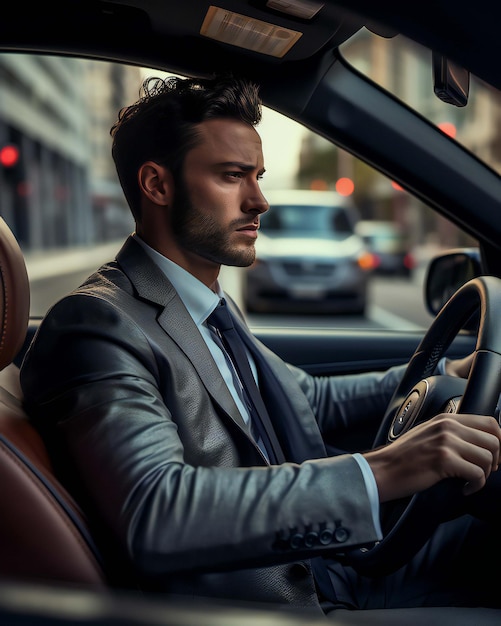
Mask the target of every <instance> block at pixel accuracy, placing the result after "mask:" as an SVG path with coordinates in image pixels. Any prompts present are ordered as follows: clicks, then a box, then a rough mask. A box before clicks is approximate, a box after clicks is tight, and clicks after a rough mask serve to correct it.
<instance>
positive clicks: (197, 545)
mask: <svg viewBox="0 0 501 626" xmlns="http://www.w3.org/2000/svg"><path fill="white" fill-rule="evenodd" d="M234 312H235V311H234ZM236 315H237V317H238V315H239V314H238V312H236ZM239 327H240V331H241V332H242V333H244V334H245V335H246V341H247V343H248V345H249V346H250V348H251V349H252V351H253V352H254V354H255V356H256V358H257V360H258V367H259V369H260V385H261V388H262V392H263V396H264V399H265V401H266V404H267V406H268V409H269V413H270V415H271V419H272V421H273V423H274V427H275V430H276V432H277V435H278V438H279V440H280V443H281V445H282V448H283V451H284V454H285V457H286V459H287V462H286V463H285V464H283V465H279V466H269V465H268V464H267V462H266V460H265V459H264V458H263V456H262V454H261V452H260V450H259V448H258V447H257V446H256V445H255V443H254V441H253V440H252V439H251V437H250V435H249V433H248V430H247V427H246V425H245V423H244V422H243V420H242V418H241V417H240V415H239V413H238V410H237V408H236V406H235V404H234V402H233V399H232V396H231V394H230V393H229V391H228V389H227V388H226V386H225V384H224V382H223V380H222V377H221V376H220V375H219V374H218V371H217V368H216V365H215V363H214V361H213V359H212V356H211V354H210V352H209V350H208V348H207V346H206V344H205V343H204V341H203V339H202V337H201V336H200V334H199V332H198V330H197V327H196V325H195V324H194V323H193V321H192V319H191V317H190V316H189V315H188V314H187V311H186V309H185V307H184V305H183V303H182V301H181V300H180V298H179V297H178V295H177V293H176V291H175V290H174V288H173V287H172V285H171V284H170V282H169V281H168V280H167V279H166V278H165V276H164V275H163V274H162V273H161V272H160V271H159V269H158V268H157V267H156V266H155V265H154V263H153V262H152V261H151V260H150V259H149V258H148V257H147V255H146V254H145V252H144V251H143V250H142V248H141V246H139V245H138V244H137V242H135V241H134V239H133V238H129V239H128V240H127V241H126V242H125V244H124V246H123V248H122V250H121V251H120V252H119V254H118V255H117V259H116V260H115V261H114V262H112V263H109V264H107V265H105V266H103V267H102V268H101V269H100V270H99V271H98V272H96V273H95V274H94V275H93V276H91V277H90V278H89V279H88V280H87V281H86V282H85V283H84V284H83V285H82V286H81V287H80V288H78V289H77V290H76V291H75V292H73V293H72V294H70V295H69V296H67V297H65V298H64V299H62V300H61V301H60V302H58V303H57V304H56V305H55V306H54V307H53V308H52V310H51V311H50V312H49V313H48V314H47V316H46V318H45V319H44V321H43V322H42V324H41V326H40V328H39V331H38V333H37V335H36V338H35V340H34V342H33V344H32V346H31V348H30V350H29V352H28V354H27V357H26V359H25V362H24V364H23V366H22V371H21V379H22V386H23V391H24V394H25V398H26V407H27V409H28V411H29V413H30V414H31V416H32V418H33V420H34V422H35V424H36V425H37V426H38V428H39V429H40V431H41V432H42V434H43V435H44V437H45V439H46V441H47V442H48V444H49V446H50V447H51V449H52V451H53V454H54V455H55V458H56V459H58V460H59V467H60V472H61V475H62V478H63V480H66V482H68V483H69V484H70V486H71V487H72V488H77V489H79V491H80V494H81V498H82V499H84V500H85V502H88V504H89V506H90V507H91V510H92V511H94V512H95V516H96V518H97V519H98V520H99V523H100V525H101V527H102V528H104V529H105V536H106V535H107V536H108V537H115V538H118V542H119V545H120V548H121V550H122V551H123V553H124V554H127V556H128V558H130V560H131V562H132V563H133V567H134V569H135V571H136V574H137V575H138V577H139V579H140V581H141V584H142V586H144V587H145V588H147V589H161V590H163V591H168V592H172V593H176V594H192V595H196V596H212V597H220V598H231V599H241V600H253V601H263V602H278V603H286V604H292V605H297V606H310V607H313V608H315V607H316V608H318V607H319V605H318V600H317V594H316V591H315V586H314V583H313V578H312V575H311V567H310V560H311V558H312V557H315V556H324V557H331V556H336V555H337V554H338V553H340V552H343V551H344V550H346V549H347V548H350V547H352V546H356V545H359V544H370V543H372V542H374V541H375V540H376V531H375V529H374V526H373V523H372V518H371V511H370V506H369V501H368V497H367V494H366V490H365V486H364V481H363V477H362V474H361V471H360V469H359V466H358V464H357V462H356V461H355V460H354V459H353V458H352V457H351V456H350V455H340V456H336V457H331V458H328V457H327V456H326V449H325V445H324V441H323V435H325V434H326V433H329V435H330V436H332V434H335V433H336V431H337V430H339V431H342V430H344V429H346V428H347V426H348V424H349V422H350V421H351V420H354V419H362V418H360V417H357V416H364V417H363V419H367V417H368V418H370V416H371V414H372V413H377V414H381V412H382V410H383V409H384V407H385V406H386V403H387V402H388V400H389V398H390V395H391V391H392V390H393V388H394V385H395V382H396V380H397V379H398V377H399V376H400V373H399V372H398V371H396V372H391V371H390V373H389V374H386V375H384V374H374V375H364V376H353V377H344V378H339V379H331V378H318V379H317V378H313V377H311V376H309V375H307V374H305V373H304V372H302V371H301V370H299V369H297V368H294V367H291V366H288V365H287V364H285V363H284V362H283V361H282V360H280V359H279V358H278V357H277V356H276V355H274V354H273V353H271V352H270V351H269V350H268V349H267V348H266V347H265V346H263V345H262V344H260V343H259V342H258V341H257V340H256V339H255V338H254V337H253V336H252V335H251V334H250V332H249V330H248V329H247V327H246V326H245V324H244V323H243V322H240V323H239ZM263 359H265V360H266V366H264V365H263ZM260 363H261V365H260ZM263 367H264V369H263ZM355 425H356V424H355Z"/></svg>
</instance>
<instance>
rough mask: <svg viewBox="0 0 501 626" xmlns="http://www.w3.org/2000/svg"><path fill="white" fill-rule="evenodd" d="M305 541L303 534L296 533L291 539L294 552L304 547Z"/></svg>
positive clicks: (290, 542)
mask: <svg viewBox="0 0 501 626" xmlns="http://www.w3.org/2000/svg"><path fill="white" fill-rule="evenodd" d="M303 540H304V537H303V535H302V534H301V533H296V534H295V535H292V537H291V538H290V539H289V545H290V547H291V548H292V549H293V550H297V549H298V548H300V547H301V546H302V545H303Z"/></svg>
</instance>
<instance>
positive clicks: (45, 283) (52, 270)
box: [26, 242, 432, 330]
mask: <svg viewBox="0 0 501 626" xmlns="http://www.w3.org/2000/svg"><path fill="white" fill-rule="evenodd" d="M120 245H121V242H113V243H108V244H104V245H101V246H97V247H92V248H84V247H82V248H80V249H75V250H70V251H67V252H64V253H62V254H61V253H57V254H54V255H50V254H47V253H44V254H42V255H40V256H39V257H37V256H36V255H35V256H33V255H26V263H27V267H28V274H29V276H30V281H31V302H32V305H31V310H32V314H33V315H37V316H39V315H42V314H43V313H44V312H45V311H46V310H47V309H48V308H49V306H51V304H53V303H54V302H55V301H56V300H57V299H58V298H60V297H61V296H63V295H64V294H65V293H67V292H69V291H71V290H72V289H74V288H75V287H76V286H78V285H79V284H80V283H81V282H82V281H83V280H85V278H86V277H87V276H88V275H89V274H90V273H91V272H92V271H93V270H94V269H96V268H97V267H98V266H99V265H100V264H101V263H103V262H105V261H109V260H110V259H112V258H113V257H114V255H115V254H116V252H117V251H118V250H119V248H120ZM240 277H241V275H240V274H239V270H235V269H233V268H223V271H222V274H221V281H222V284H223V285H224V288H225V289H226V290H227V291H228V292H229V293H230V294H231V295H232V296H233V297H234V298H235V299H236V300H237V301H238V302H239V303H240V305H242V301H241V297H240V282H239V281H240ZM422 280H423V272H422V271H418V272H417V273H416V275H415V276H414V278H413V279H409V280H408V279H403V278H399V277H379V276H373V277H372V279H371V284H370V304H369V307H368V312H367V316H366V317H363V316H342V315H305V316H299V315H278V314H277V315H265V314H249V315H248V321H249V324H250V326H251V327H256V328H258V327H263V326H271V327H278V328H284V327H292V326H295V327H315V328H343V327H344V328H381V329H394V330H422V329H425V328H428V326H429V325H430V322H431V320H432V318H431V316H430V314H429V313H428V312H427V311H426V309H425V306H424V301H423V293H422V287H421V286H420V283H421V284H422Z"/></svg>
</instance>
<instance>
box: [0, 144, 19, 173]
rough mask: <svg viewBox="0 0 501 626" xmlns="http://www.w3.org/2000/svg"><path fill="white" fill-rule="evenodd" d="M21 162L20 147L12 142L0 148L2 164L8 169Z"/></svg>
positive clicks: (0, 162)
mask: <svg viewBox="0 0 501 626" xmlns="http://www.w3.org/2000/svg"><path fill="white" fill-rule="evenodd" d="M18 163H19V148H18V147H17V146H16V145H14V144H12V143H10V144H7V145H5V146H2V148H0V165H2V167H4V168H6V169H11V168H14V167H15V166H16V165H17V164H18Z"/></svg>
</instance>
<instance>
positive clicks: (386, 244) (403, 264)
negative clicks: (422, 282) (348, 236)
mask: <svg viewBox="0 0 501 626" xmlns="http://www.w3.org/2000/svg"><path fill="white" fill-rule="evenodd" d="M355 232H356V233H357V235H359V236H360V237H362V239H363V240H364V241H365V243H366V244H367V246H368V247H369V250H370V251H371V252H372V254H373V255H374V271H375V272H376V273H378V274H393V275H400V276H409V275H410V274H411V272H412V270H413V269H414V268H415V267H416V259H415V257H414V255H413V253H412V250H411V246H410V243H409V237H408V236H407V235H406V234H405V232H404V231H403V229H402V228H400V227H399V226H398V224H396V223H395V222H391V221H389V220H360V221H359V222H358V223H357V225H356V228H355Z"/></svg>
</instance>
